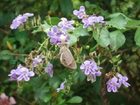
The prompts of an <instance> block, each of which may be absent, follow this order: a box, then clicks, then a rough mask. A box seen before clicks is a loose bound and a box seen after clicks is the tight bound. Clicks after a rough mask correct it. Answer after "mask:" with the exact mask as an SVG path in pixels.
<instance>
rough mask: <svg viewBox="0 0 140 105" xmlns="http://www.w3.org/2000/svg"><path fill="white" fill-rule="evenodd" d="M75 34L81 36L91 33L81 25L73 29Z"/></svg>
mask: <svg viewBox="0 0 140 105" xmlns="http://www.w3.org/2000/svg"><path fill="white" fill-rule="evenodd" d="M73 35H75V36H76V37H79V36H87V35H89V34H88V31H87V30H86V29H85V28H83V27H82V26H79V27H77V28H75V30H74V31H73Z"/></svg>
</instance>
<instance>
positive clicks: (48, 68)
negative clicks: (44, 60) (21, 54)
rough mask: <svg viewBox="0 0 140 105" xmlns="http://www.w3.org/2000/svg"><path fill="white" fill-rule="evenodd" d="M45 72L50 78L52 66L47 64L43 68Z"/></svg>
mask: <svg viewBox="0 0 140 105" xmlns="http://www.w3.org/2000/svg"><path fill="white" fill-rule="evenodd" d="M45 72H46V73H48V75H49V76H50V77H53V65H52V64H51V63H48V65H47V67H45Z"/></svg>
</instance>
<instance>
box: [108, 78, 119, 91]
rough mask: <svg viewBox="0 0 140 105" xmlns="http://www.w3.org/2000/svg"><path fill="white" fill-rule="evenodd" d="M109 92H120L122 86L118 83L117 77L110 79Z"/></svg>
mask: <svg viewBox="0 0 140 105" xmlns="http://www.w3.org/2000/svg"><path fill="white" fill-rule="evenodd" d="M106 84H107V91H108V92H111V91H112V92H114V93H115V92H117V91H118V88H120V84H119V83H118V78H117V77H115V76H114V77H113V78H111V79H109V80H108V81H107V83H106Z"/></svg>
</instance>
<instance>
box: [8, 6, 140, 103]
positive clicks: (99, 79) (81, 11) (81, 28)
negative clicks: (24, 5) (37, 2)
mask: <svg viewBox="0 0 140 105" xmlns="http://www.w3.org/2000/svg"><path fill="white" fill-rule="evenodd" d="M72 16H73V18H65V17H62V18H57V19H56V20H53V19H54V17H49V16H48V17H47V18H46V19H45V20H44V21H41V20H39V19H40V18H39V17H37V16H36V15H34V14H33V13H24V14H23V15H19V16H17V17H16V18H15V19H13V21H12V23H11V25H10V28H11V30H12V31H13V32H14V31H17V30H18V29H19V30H20V31H22V30H28V31H31V32H32V33H33V34H35V35H38V36H39V35H40V33H43V34H45V36H43V40H44V41H43V42H40V43H39V44H38V45H37V46H35V45H33V46H35V47H34V48H35V49H32V51H31V52H30V53H29V54H28V55H27V56H26V58H25V60H24V62H23V63H22V65H21V64H19V65H17V67H16V69H12V70H11V72H10V73H9V75H8V76H9V77H10V78H9V80H10V81H12V83H14V81H16V82H17V84H18V86H19V91H20V87H22V86H23V87H24V84H26V85H27V86H29V87H28V88H32V90H33V91H31V92H33V93H34V99H35V102H33V104H34V103H35V104H36V103H37V104H40V105H44V104H53V105H67V104H71V103H75V104H77V103H82V101H83V99H82V98H83V97H81V96H82V95H81V96H80V95H77V94H76V92H75V93H74V90H75V87H76V88H78V87H81V84H82V82H83V81H84V82H86V84H88V85H89V86H90V88H92V87H94V86H95V87H96V86H98V87H99V89H97V88H96V91H97V94H98V95H99V96H101V98H102V99H101V100H102V101H103V104H104V105H105V104H106V105H107V102H105V100H106V98H104V97H106V96H107V95H108V94H112V93H113V94H117V93H119V92H120V91H122V90H124V91H127V92H128V91H129V90H128V88H131V87H132V85H131V81H130V80H129V78H128V77H127V73H126V72H125V71H126V70H124V69H123V67H122V62H123V61H122V53H121V52H120V49H122V48H123V47H124V44H125V42H126V41H127V37H125V35H124V33H125V32H126V31H129V30H132V29H134V28H137V27H138V25H136V27H133V26H131V25H130V23H131V22H132V21H133V20H132V19H130V18H128V17H127V16H125V15H124V14H122V13H114V14H111V15H109V16H108V17H107V16H106V17H104V16H100V15H99V14H95V13H93V14H91V15H90V12H87V11H86V8H85V7H84V6H80V7H79V8H78V9H77V10H74V11H73V15H72ZM37 22H38V23H37ZM138 33H139V28H138V29H137V32H136V35H135V42H136V44H137V45H139V40H137V38H139V37H138ZM38 36H37V37H38ZM22 37H23V36H22ZM40 37H41V35H40ZM19 39H20V38H19ZM20 40H21V41H22V39H20ZM23 43H24V42H23ZM84 87H85V88H86V85H84V86H83V88H84ZM25 88H26V87H25ZM81 89H82V88H81ZM79 91H80V93H81V94H82V93H83V91H82V90H80V89H79ZM81 91H82V92H81ZM111 92H112V93H111ZM85 104H88V103H85Z"/></svg>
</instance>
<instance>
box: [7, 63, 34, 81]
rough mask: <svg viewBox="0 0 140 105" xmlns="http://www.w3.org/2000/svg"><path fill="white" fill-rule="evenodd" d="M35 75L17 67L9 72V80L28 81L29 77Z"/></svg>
mask: <svg viewBox="0 0 140 105" xmlns="http://www.w3.org/2000/svg"><path fill="white" fill-rule="evenodd" d="M34 75H35V73H34V72H33V71H30V70H29V69H28V68H26V67H24V66H22V65H18V67H17V68H16V69H13V70H11V72H10V74H9V75H8V76H10V80H17V81H29V80H30V77H33V76H34Z"/></svg>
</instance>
